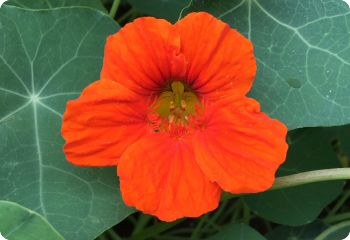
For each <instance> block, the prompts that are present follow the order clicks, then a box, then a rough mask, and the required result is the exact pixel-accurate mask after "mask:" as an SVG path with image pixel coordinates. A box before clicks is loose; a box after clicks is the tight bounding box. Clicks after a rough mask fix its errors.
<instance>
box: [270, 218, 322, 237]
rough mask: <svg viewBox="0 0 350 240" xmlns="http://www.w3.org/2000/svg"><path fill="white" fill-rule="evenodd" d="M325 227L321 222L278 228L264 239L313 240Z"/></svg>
mask: <svg viewBox="0 0 350 240" xmlns="http://www.w3.org/2000/svg"><path fill="white" fill-rule="evenodd" d="M325 229H326V226H325V225H324V224H322V223H321V222H314V223H311V224H307V225H304V226H301V227H288V226H279V227H277V228H275V229H274V230H272V231H270V232H269V233H268V234H267V235H266V238H267V239H268V240H281V239H288V240H289V239H290V240H292V239H295V240H297V239H298V240H312V239H315V238H316V237H317V236H318V235H319V234H320V232H322V231H324V230H325Z"/></svg>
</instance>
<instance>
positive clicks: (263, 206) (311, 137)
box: [244, 127, 344, 226]
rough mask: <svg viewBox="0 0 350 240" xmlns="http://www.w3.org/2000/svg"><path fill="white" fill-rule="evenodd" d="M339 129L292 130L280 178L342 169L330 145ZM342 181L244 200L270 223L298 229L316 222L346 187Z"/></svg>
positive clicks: (314, 184)
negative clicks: (321, 170)
mask: <svg viewBox="0 0 350 240" xmlns="http://www.w3.org/2000/svg"><path fill="white" fill-rule="evenodd" d="M338 128H341V127H334V128H329V129H327V128H308V129H300V130H295V131H292V132H291V133H290V134H289V136H288V139H289V146H290V149H289V151H288V156H287V160H286V162H285V163H284V164H283V165H282V166H281V167H280V169H279V171H278V173H277V175H278V176H286V175H291V174H294V173H299V172H305V171H310V170H316V169H326V168H335V167H339V161H338V159H337V156H336V154H335V153H334V151H333V148H332V145H331V142H332V140H333V139H334V138H336V137H337V132H338ZM343 185H344V184H343V182H342V181H331V182H321V183H313V184H308V185H304V186H299V187H293V188H287V189H281V190H275V191H269V192H263V193H258V194H253V195H248V196H247V197H244V199H245V201H246V202H247V204H248V205H249V207H250V208H251V210H253V211H254V212H255V213H256V214H258V215H259V216H261V217H263V218H266V219H268V220H270V221H273V222H276V223H280V224H284V225H290V226H298V225H303V224H306V223H311V222H313V221H314V220H315V219H316V218H317V216H318V215H319V214H320V212H321V211H322V209H323V208H324V207H326V206H327V205H328V204H329V203H330V202H331V201H333V200H334V199H335V198H336V197H337V196H338V195H339V194H340V193H341V190H342V188H343Z"/></svg>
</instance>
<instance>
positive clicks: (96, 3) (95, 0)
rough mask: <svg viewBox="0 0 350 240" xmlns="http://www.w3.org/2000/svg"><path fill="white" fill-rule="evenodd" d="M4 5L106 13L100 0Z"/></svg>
mask: <svg viewBox="0 0 350 240" xmlns="http://www.w3.org/2000/svg"><path fill="white" fill-rule="evenodd" d="M5 4H7V5H13V6H17V7H21V8H27V9H52V8H60V7H71V6H82V7H91V8H96V9H99V10H102V11H104V12H106V9H105V8H104V6H103V5H102V2H101V1H100V0H69V1H62V0H35V1H28V0H8V1H6V2H5Z"/></svg>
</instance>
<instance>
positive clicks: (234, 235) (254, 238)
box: [206, 223, 265, 240]
mask: <svg viewBox="0 0 350 240" xmlns="http://www.w3.org/2000/svg"><path fill="white" fill-rule="evenodd" d="M206 239H207V240H232V239H240V240H265V238H264V237H263V236H261V235H260V233H258V232H257V231H256V230H254V229H253V228H251V227H249V226H248V225H246V224H243V223H240V224H234V225H227V226H225V227H224V228H222V230H221V231H220V232H219V233H218V234H216V235H214V236H212V237H209V238H206Z"/></svg>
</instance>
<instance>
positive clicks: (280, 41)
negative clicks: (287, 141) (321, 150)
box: [190, 0, 350, 130]
mask: <svg viewBox="0 0 350 240" xmlns="http://www.w3.org/2000/svg"><path fill="white" fill-rule="evenodd" d="M190 11H207V12H210V13H212V14H214V15H215V16H217V17H218V18H220V19H222V20H223V21H225V22H227V23H228V24H230V25H231V26H232V27H234V28H237V29H238V31H240V32H241V33H243V34H244V35H245V36H246V37H248V38H249V39H251V40H252V42H253V43H254V49H255V55H256V59H257V64H258V72H257V76H256V81H255V83H254V86H253V89H252V91H251V92H250V95H251V96H252V97H254V98H256V99H258V100H259V101H260V103H261V105H262V109H263V110H264V111H266V112H267V113H269V115H271V116H273V117H275V118H278V119H280V120H282V121H283V122H284V123H286V124H287V126H288V128H289V129H290V130H292V129H295V128H301V127H306V126H334V125H342V124H347V123H350V94H349V92H350V84H349V83H350V78H349V75H350V32H349V29H348V22H349V21H350V14H349V13H350V9H349V7H348V6H347V5H346V3H345V2H344V1H341V0H317V1H296V0H284V1H281V0H268V1H266V0H251V1H244V0H242V1H239V0H237V1H233V0H221V1H213V0H194V1H193V4H192V7H191V8H190Z"/></svg>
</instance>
